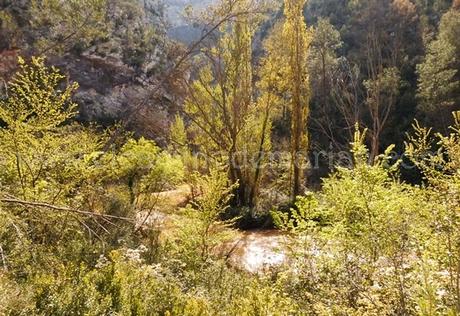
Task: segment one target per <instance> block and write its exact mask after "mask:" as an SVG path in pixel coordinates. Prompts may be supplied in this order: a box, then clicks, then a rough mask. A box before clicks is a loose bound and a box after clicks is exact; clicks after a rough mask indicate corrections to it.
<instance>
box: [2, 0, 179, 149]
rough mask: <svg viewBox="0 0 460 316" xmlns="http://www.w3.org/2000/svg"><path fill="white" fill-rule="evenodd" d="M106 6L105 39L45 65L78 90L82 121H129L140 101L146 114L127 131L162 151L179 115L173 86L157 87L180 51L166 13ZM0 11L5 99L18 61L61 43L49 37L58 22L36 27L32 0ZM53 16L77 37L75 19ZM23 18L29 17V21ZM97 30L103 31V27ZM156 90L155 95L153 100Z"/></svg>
mask: <svg viewBox="0 0 460 316" xmlns="http://www.w3.org/2000/svg"><path fill="white" fill-rule="evenodd" d="M107 3H108V4H110V6H108V8H107V12H105V13H104V14H102V15H101V17H100V18H101V19H104V20H103V21H102V22H104V23H107V25H109V28H108V30H106V33H104V34H103V35H102V36H100V35H96V36H99V37H95V38H93V39H90V40H89V41H86V42H85V43H89V44H88V45H86V44H85V45H86V46H82V43H81V41H79V39H78V36H77V37H74V38H71V43H67V44H68V45H65V50H64V51H62V50H58V51H53V50H49V51H48V50H46V53H45V55H47V63H48V64H50V65H54V66H56V67H58V68H59V69H60V70H61V71H62V72H63V73H64V74H65V75H66V76H67V78H68V80H69V81H75V82H78V83H79V86H80V87H79V89H78V91H77V92H76V94H75V96H74V100H75V101H76V102H77V103H78V104H79V105H80V109H79V113H80V114H79V116H78V119H79V120H80V121H82V122H88V123H89V122H91V123H92V122H95V123H97V124H99V125H103V126H110V125H112V124H114V123H117V122H120V121H122V120H125V119H126V117H127V116H129V113H131V112H132V110H133V109H134V108H136V107H137V105H138V104H139V103H140V102H142V103H143V104H144V105H143V106H142V108H139V109H137V110H136V113H135V115H131V116H134V118H130V119H129V124H128V128H129V129H130V130H131V131H133V132H134V133H136V134H139V135H143V136H146V137H149V138H153V139H155V140H156V141H157V142H158V143H159V144H162V143H165V141H164V140H165V137H166V135H167V131H168V126H169V121H170V117H171V116H172V115H173V114H174V113H175V107H174V102H173V100H172V98H171V97H170V95H175V94H174V93H171V92H170V91H171V90H173V89H174V87H173V86H170V85H166V86H165V85H163V86H161V87H159V82H160V81H162V78H163V77H164V74H165V71H166V69H168V67H170V66H171V64H172V63H173V59H174V56H175V54H178V53H180V49H177V47H176V46H174V44H173V43H171V42H170V41H169V39H168V38H167V37H166V24H165V21H164V17H163V13H162V12H163V11H162V7H161V5H159V4H158V3H157V1H153V0H146V1H139V3H136V2H133V1H132V0H108V2H107ZM63 8H64V7H63ZM0 9H1V12H0V13H1V14H0V82H1V83H2V85H1V88H0V93H3V91H4V89H3V87H4V86H5V85H4V84H3V83H4V82H7V81H8V80H9V78H10V77H11V76H12V74H14V72H15V70H16V67H17V59H18V57H19V56H23V57H25V58H28V57H30V56H34V55H42V53H41V52H43V50H42V48H40V47H38V46H37V42H39V41H42V40H43V39H45V40H46V41H48V42H49V43H47V44H48V45H49V46H50V47H54V46H53V45H54V44H55V42H56V41H59V38H60V37H59V36H56V32H54V33H53V32H51V31H49V30H51V29H53V27H54V29H57V26H55V25H53V24H52V23H53V21H54V20H59V19H57V18H56V19H55V18H50V19H49V21H48V20H46V21H45V24H46V23H51V24H50V25H49V26H48V24H46V25H41V26H40V27H37V25H36V24H37V23H39V22H40V21H41V20H38V18H36V19H35V20H34V18H33V15H34V14H38V13H37V12H35V11H33V9H32V2H31V1H30V0H21V1H17V2H15V1H9V0H8V1H6V2H1V1H0ZM81 9H82V10H83V9H84V8H81ZM62 10H64V9H62ZM55 14H61V15H62V16H60V18H62V19H64V22H62V23H63V25H62V26H59V28H61V27H64V26H66V27H67V28H64V32H65V31H67V32H69V34H72V20H71V19H69V21H66V20H65V18H66V15H65V14H63V13H62V12H60V11H59V12H56V13H55ZM75 14H77V13H75ZM24 17H30V21H29V19H28V20H27V21H25V20H24ZM41 18H43V17H41ZM32 21H35V22H32ZM102 22H101V23H102ZM34 23H35V24H34ZM66 23H67V24H66ZM94 23H95V24H94V29H96V30H97V28H98V24H97V23H98V22H97V21H94ZM95 34H99V33H97V32H96V33H95ZM64 35H65V34H63V35H62V37H63V38H66V36H64ZM53 41H54V42H53ZM166 84H168V83H166ZM152 90H155V91H156V93H155V94H154V95H152Z"/></svg>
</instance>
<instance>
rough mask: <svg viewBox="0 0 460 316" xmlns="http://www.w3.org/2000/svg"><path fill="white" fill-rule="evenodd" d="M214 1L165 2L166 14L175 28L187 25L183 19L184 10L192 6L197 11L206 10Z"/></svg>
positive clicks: (168, 0) (178, 0) (184, 0)
mask: <svg viewBox="0 0 460 316" xmlns="http://www.w3.org/2000/svg"><path fill="white" fill-rule="evenodd" d="M212 2H213V0H164V3H165V5H166V14H167V16H168V19H169V21H170V22H171V23H172V24H173V26H181V25H184V24H186V22H185V21H184V20H183V18H182V13H183V11H184V9H185V8H186V7H187V6H189V5H191V6H192V7H193V8H194V9H196V10H201V9H204V8H206V7H207V6H208V5H209V4H211V3H212Z"/></svg>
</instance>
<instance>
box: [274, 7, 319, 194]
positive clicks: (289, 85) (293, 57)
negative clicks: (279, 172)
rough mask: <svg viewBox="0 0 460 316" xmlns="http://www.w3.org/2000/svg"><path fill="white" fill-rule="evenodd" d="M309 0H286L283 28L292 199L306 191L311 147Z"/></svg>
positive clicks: (283, 70) (283, 69)
mask: <svg viewBox="0 0 460 316" xmlns="http://www.w3.org/2000/svg"><path fill="white" fill-rule="evenodd" d="M305 3H306V1H305V0H285V1H284V16H285V20H284V23H283V28H282V37H283V41H284V49H282V50H281V51H280V52H279V53H281V54H284V56H283V57H284V58H281V59H280V60H281V61H282V63H284V65H282V66H281V67H280V69H282V70H281V71H282V72H284V73H283V76H282V78H284V80H285V82H284V83H283V87H284V90H285V91H284V95H285V96H286V97H287V99H288V103H289V106H290V110H291V145H290V147H291V148H290V151H291V175H290V179H291V192H290V193H291V198H292V200H294V199H295V198H296V196H298V195H300V194H301V193H302V183H303V182H304V173H305V172H304V171H305V170H304V166H305V164H306V160H307V159H306V157H307V149H308V130H307V120H308V116H309V114H310V107H309V102H310V96H311V91H310V80H309V73H308V65H307V60H308V59H307V56H308V50H309V47H310V44H311V42H312V35H311V32H310V31H309V30H308V28H307V25H306V23H305V19H304V16H303V8H304V6H305Z"/></svg>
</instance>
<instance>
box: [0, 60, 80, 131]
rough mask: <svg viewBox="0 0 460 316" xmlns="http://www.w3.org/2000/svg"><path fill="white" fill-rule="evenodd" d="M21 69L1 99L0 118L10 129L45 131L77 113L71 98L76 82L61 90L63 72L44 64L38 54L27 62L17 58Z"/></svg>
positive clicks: (76, 85) (76, 86)
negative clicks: (4, 96)
mask: <svg viewBox="0 0 460 316" xmlns="http://www.w3.org/2000/svg"><path fill="white" fill-rule="evenodd" d="M19 65H20V70H19V72H18V73H17V74H16V75H15V76H14V78H13V80H12V81H11V82H10V83H9V84H8V91H7V98H6V99H5V100H1V101H0V119H1V120H2V121H3V122H5V124H6V125H7V126H8V130H9V131H11V132H19V131H20V130H23V131H28V132H32V131H45V130H50V129H53V128H56V127H57V126H59V125H60V124H62V123H64V122H65V121H67V120H68V119H70V118H72V117H74V116H75V114H76V104H75V103H73V102H72V101H71V96H72V94H73V92H74V91H75V90H76V89H77V88H78V84H76V83H73V84H71V85H69V86H67V87H65V89H64V90H60V85H61V83H62V81H63V79H64V76H63V75H61V74H60V72H59V71H58V70H57V69H56V68H54V67H51V68H47V67H46V66H45V60H44V59H43V58H41V57H32V59H31V62H30V64H27V63H26V62H25V61H24V60H23V59H22V58H20V59H19Z"/></svg>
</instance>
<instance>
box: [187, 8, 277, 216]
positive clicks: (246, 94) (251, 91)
mask: <svg viewBox="0 0 460 316" xmlns="http://www.w3.org/2000/svg"><path fill="white" fill-rule="evenodd" d="M237 4H238V5H240V6H242V8H241V12H245V11H249V9H247V8H245V7H246V6H247V7H249V6H250V2H249V1H245V0H242V1H239V2H238V3H237ZM256 24H257V23H256V21H255V18H254V16H250V15H248V14H241V15H239V16H238V17H236V18H235V19H232V20H231V21H229V22H228V23H225V24H224V25H222V27H221V29H220V31H221V33H222V34H223V35H222V36H219V37H218V38H217V41H216V43H215V44H214V45H212V47H210V48H204V49H203V54H202V56H200V58H198V60H197V64H198V65H199V66H198V67H199V68H200V70H199V72H198V74H197V75H196V79H195V80H194V81H193V82H192V83H191V84H189V85H188V96H187V99H186V101H185V113H186V115H187V117H188V118H189V119H190V120H191V122H192V124H191V127H190V129H191V130H190V132H191V134H192V135H194V139H193V142H194V144H195V145H198V146H199V148H200V150H201V151H202V152H203V153H205V154H206V156H207V157H208V158H209V157H210V158H212V159H213V160H216V161H219V162H220V163H224V164H225V165H226V166H227V168H228V172H229V178H230V180H231V182H232V184H238V187H237V189H236V192H235V198H234V205H235V206H244V207H250V208H252V207H254V206H256V200H257V195H258V188H259V184H260V181H261V179H262V172H261V171H262V169H263V163H262V162H263V161H264V159H265V158H266V154H265V153H266V152H267V151H268V149H269V147H270V130H271V121H270V119H269V117H270V116H271V112H270V111H269V109H268V108H267V107H268V106H269V105H270V106H271V104H272V103H273V102H272V99H271V98H270V97H269V96H267V94H266V93H265V92H264V93H263V94H262V95H261V96H260V97H259V98H257V97H256V94H257V93H256V92H255V86H256V84H255V80H254V78H253V77H254V76H253V74H254V72H255V70H254V69H253V60H252V38H253V36H254V30H255V25H256ZM267 85H268V83H266V84H265V86H267ZM265 86H264V85H263V87H261V89H263V88H264V87H265Z"/></svg>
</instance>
